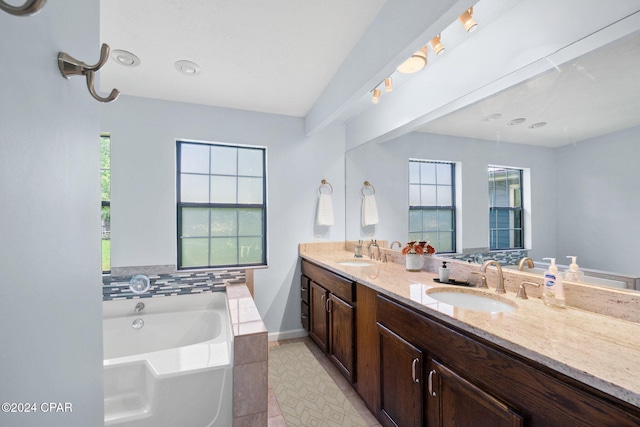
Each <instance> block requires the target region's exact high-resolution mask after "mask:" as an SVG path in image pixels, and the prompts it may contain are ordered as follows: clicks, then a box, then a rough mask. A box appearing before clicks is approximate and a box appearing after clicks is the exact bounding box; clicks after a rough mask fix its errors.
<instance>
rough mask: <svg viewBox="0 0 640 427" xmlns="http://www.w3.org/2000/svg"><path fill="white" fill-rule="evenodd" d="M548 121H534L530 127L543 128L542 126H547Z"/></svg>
mask: <svg viewBox="0 0 640 427" xmlns="http://www.w3.org/2000/svg"><path fill="white" fill-rule="evenodd" d="M546 125H547V122H538V123H534V124H532V125H531V126H529V129H538V128H541V127H542V126H546Z"/></svg>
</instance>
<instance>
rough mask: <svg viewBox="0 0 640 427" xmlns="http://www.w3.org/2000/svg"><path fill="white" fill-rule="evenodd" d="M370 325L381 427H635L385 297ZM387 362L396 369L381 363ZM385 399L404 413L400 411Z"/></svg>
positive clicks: (553, 375) (607, 401)
mask: <svg viewBox="0 0 640 427" xmlns="http://www.w3.org/2000/svg"><path fill="white" fill-rule="evenodd" d="M376 320H377V325H378V328H379V334H380V336H379V339H380V360H379V369H380V373H379V378H380V392H379V393H380V394H381V396H382V397H381V399H380V403H379V405H378V407H377V408H375V409H376V414H377V415H378V419H379V420H380V422H381V423H383V425H385V426H386V425H409V426H414V425H422V426H425V425H426V426H443V427H444V426H466V425H473V426H492V427H493V426H512V427H515V426H531V427H537V426H563V427H564V426H574V425H580V426H637V425H640V416H639V411H638V409H637V408H633V407H631V405H627V404H624V403H622V402H619V401H617V400H615V399H614V398H612V397H611V396H608V395H606V394H604V393H602V392H599V391H597V390H594V389H592V388H590V387H588V386H586V385H584V384H581V383H579V382H577V381H575V380H573V379H571V378H568V377H566V376H563V375H562V374H560V373H558V372H556V371H553V370H551V369H549V368H547V367H544V366H541V365H538V364H536V363H535V362H532V361H530V360H528V359H523V358H521V357H520V356H517V355H515V354H512V353H510V352H508V351H506V350H504V349H502V348H500V347H498V346H495V345H494V344H492V343H489V342H485V341H484V340H482V339H480V338H477V337H475V336H470V335H468V334H467V333H465V332H463V331H460V330H457V329H456V328H455V327H453V326H450V325H448V324H446V323H443V322H442V321H440V320H438V319H435V318H431V317H430V316H428V315H426V314H424V313H420V312H417V311H415V310H414V309H412V308H410V307H407V306H404V305H403V304H401V303H400V302H398V301H395V300H393V299H391V298H388V297H386V296H384V295H378V296H377V300H376ZM390 357H395V358H396V360H397V361H398V364H402V366H393V364H391V363H388V362H385V358H390ZM412 358H413V359H412ZM416 365H419V366H416ZM414 371H416V373H414ZM418 372H419V373H418ZM412 382H415V385H414V384H412ZM418 383H419V384H420V385H418ZM391 393H403V394H404V396H407V400H408V401H411V402H412V403H411V406H406V407H405V408H404V409H401V407H400V404H399V403H398V402H395V401H394V400H393V398H391V396H390V394H391ZM416 395H418V396H422V397H421V398H417V399H416V398H415V397H414V396H416ZM385 396H386V397H385ZM400 396H402V394H400ZM418 400H420V403H419V404H418V403H416V402H417V401H418ZM406 405H409V404H408V403H406ZM416 405H418V406H419V407H420V409H415V406H416ZM408 413H410V415H407V414H408ZM420 417H422V418H420ZM394 423H395V424H394Z"/></svg>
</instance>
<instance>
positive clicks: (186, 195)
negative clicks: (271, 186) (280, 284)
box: [177, 141, 267, 268]
mask: <svg viewBox="0 0 640 427" xmlns="http://www.w3.org/2000/svg"><path fill="white" fill-rule="evenodd" d="M177 160H178V168H177V193H178V194H177V200H178V212H177V214H178V268H206V267H230V266H251V265H266V260H267V253H266V221H267V215H266V176H265V164H266V163H265V161H266V151H265V149H264V148H260V147H246V146H232V145H222V144H204V143H195V142H184V141H178V143H177Z"/></svg>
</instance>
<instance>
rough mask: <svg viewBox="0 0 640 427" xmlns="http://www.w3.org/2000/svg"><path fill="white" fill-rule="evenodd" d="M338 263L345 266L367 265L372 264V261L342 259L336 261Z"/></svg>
mask: <svg viewBox="0 0 640 427" xmlns="http://www.w3.org/2000/svg"><path fill="white" fill-rule="evenodd" d="M338 265H344V266H345V267H369V266H371V265H373V262H371V261H367V260H364V259H362V260H360V259H347V260H344V261H338Z"/></svg>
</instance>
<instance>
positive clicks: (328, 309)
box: [327, 298, 331, 313]
mask: <svg viewBox="0 0 640 427" xmlns="http://www.w3.org/2000/svg"><path fill="white" fill-rule="evenodd" d="M327 313H331V298H327Z"/></svg>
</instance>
